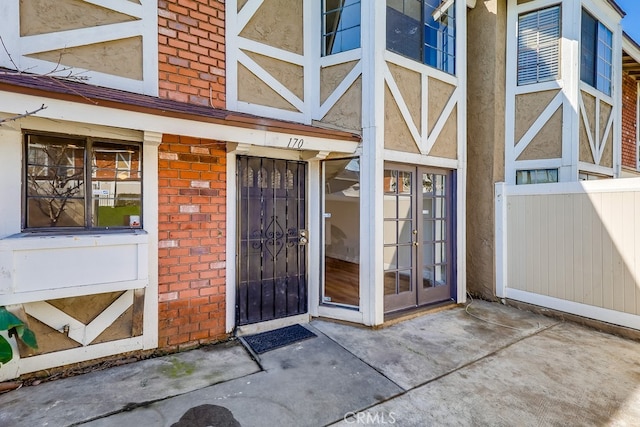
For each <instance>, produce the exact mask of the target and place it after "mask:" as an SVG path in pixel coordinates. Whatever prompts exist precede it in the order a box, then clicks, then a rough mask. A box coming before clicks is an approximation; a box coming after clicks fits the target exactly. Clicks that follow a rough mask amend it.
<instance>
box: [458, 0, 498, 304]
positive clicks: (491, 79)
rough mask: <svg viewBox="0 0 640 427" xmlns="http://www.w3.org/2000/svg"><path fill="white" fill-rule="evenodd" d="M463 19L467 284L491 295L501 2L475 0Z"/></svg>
mask: <svg viewBox="0 0 640 427" xmlns="http://www.w3.org/2000/svg"><path fill="white" fill-rule="evenodd" d="M467 17H468V36H467V43H468V70H470V72H469V75H468V93H467V102H468V104H467V105H468V111H469V112H468V115H467V126H468V127H467V129H468V132H467V134H468V137H467V147H468V152H467V159H468V160H467V162H468V163H467V166H468V179H467V288H468V290H469V292H471V293H474V294H481V295H483V296H486V297H493V296H494V295H495V267H494V231H495V230H494V206H493V201H494V183H495V182H500V181H503V180H504V156H505V154H504V144H505V137H504V129H505V123H504V114H505V105H504V104H505V86H506V83H505V71H506V70H505V51H506V2H504V1H502V0H484V1H482V0H479V1H478V2H477V4H476V7H475V8H474V9H470V10H469V11H468V15H467ZM474 70H482V72H478V71H474Z"/></svg>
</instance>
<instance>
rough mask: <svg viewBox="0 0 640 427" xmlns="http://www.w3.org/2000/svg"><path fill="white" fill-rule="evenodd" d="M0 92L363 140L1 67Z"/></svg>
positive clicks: (358, 136) (336, 131)
mask: <svg viewBox="0 0 640 427" xmlns="http://www.w3.org/2000/svg"><path fill="white" fill-rule="evenodd" d="M0 91H5V92H14V93H21V94H24V95H32V96H40V97H43V98H51V99H58V100H61V101H69V102H74V103H79V104H86V105H95V106H100V107H106V108H114V109H119V110H126V111H133V112H137V113H145V114H151V115H154V116H161V117H171V118H176V119H184V120H192V121H197V122H203V123H213V124H218V125H225V126H235V127H241V128H248V129H258V130H266V131H271V132H279V133H295V134H296V135H303V136H313V137H318V138H331V139H339V140H344V141H353V142H360V141H362V137H361V136H360V135H358V134H355V133H350V132H344V131H339V130H331V129H324V128H319V127H315V126H309V125H305V124H301V123H294V122H287V121H283V120H275V119H269V118H265V117H259V116H254V115H250V114H244V113H236V112H232V111H228V110H222V109H218V108H212V107H208V106H202V105H196V104H188V103H184V102H178V101H174V100H170V99H164V98H158V97H154V96H149V95H141V94H136V93H130V92H124V91H121V90H117V89H111V88H104V87H99V86H93V85H89V84H86V83H79V82H74V81H68V80H63V79H60V78H55V77H51V76H38V75H33V74H26V73H15V72H14V71H13V70H7V69H3V68H0Z"/></svg>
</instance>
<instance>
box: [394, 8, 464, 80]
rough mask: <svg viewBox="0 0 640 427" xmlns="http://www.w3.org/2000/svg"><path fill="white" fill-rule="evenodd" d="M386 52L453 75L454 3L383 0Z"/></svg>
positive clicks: (454, 55)
mask: <svg viewBox="0 0 640 427" xmlns="http://www.w3.org/2000/svg"><path fill="white" fill-rule="evenodd" d="M387 49H389V50H391V51H393V52H396V53H399V54H400V55H404V56H407V57H409V58H412V59H415V60H417V61H421V62H422V63H424V64H427V65H429V66H431V67H435V68H437V69H439V70H442V71H444V72H447V73H449V74H455V72H456V69H455V67H456V62H455V59H456V19H455V1H454V0H387Z"/></svg>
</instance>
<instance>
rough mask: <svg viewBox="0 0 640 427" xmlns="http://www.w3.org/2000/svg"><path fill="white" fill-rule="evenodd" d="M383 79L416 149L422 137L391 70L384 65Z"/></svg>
mask: <svg viewBox="0 0 640 427" xmlns="http://www.w3.org/2000/svg"><path fill="white" fill-rule="evenodd" d="M384 79H385V81H386V83H387V85H388V86H389V90H390V91H391V95H392V96H393V99H395V101H396V104H397V105H398V108H399V109H400V114H402V118H403V119H404V121H405V123H406V124H407V127H408V128H409V132H411V136H412V137H413V141H414V142H415V144H416V146H417V147H421V146H422V144H421V142H422V136H421V135H420V132H419V131H418V128H417V127H416V124H415V123H414V122H413V117H411V112H410V111H409V108H408V107H407V104H406V103H405V102H404V98H402V94H401V93H400V89H399V88H398V85H397V84H396V81H395V79H394V78H393V75H392V74H391V70H389V66H388V65H387V64H386V63H385V64H384Z"/></svg>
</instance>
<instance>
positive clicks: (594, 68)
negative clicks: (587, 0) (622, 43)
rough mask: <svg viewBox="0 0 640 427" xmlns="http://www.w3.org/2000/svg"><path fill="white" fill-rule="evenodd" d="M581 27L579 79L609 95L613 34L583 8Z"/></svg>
mask: <svg viewBox="0 0 640 427" xmlns="http://www.w3.org/2000/svg"><path fill="white" fill-rule="evenodd" d="M581 28H582V31H581V40H580V80H582V81H583V82H585V83H586V84H588V85H590V86H593V87H594V88H596V89H598V90H599V91H601V92H603V93H604V94H606V95H611V79H612V68H613V66H612V63H613V34H612V33H611V31H609V29H608V28H607V27H605V26H604V25H602V23H601V22H599V21H598V20H596V19H595V18H594V17H593V16H591V14H590V13H589V12H587V11H586V10H584V9H583V10H582V26H581Z"/></svg>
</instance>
